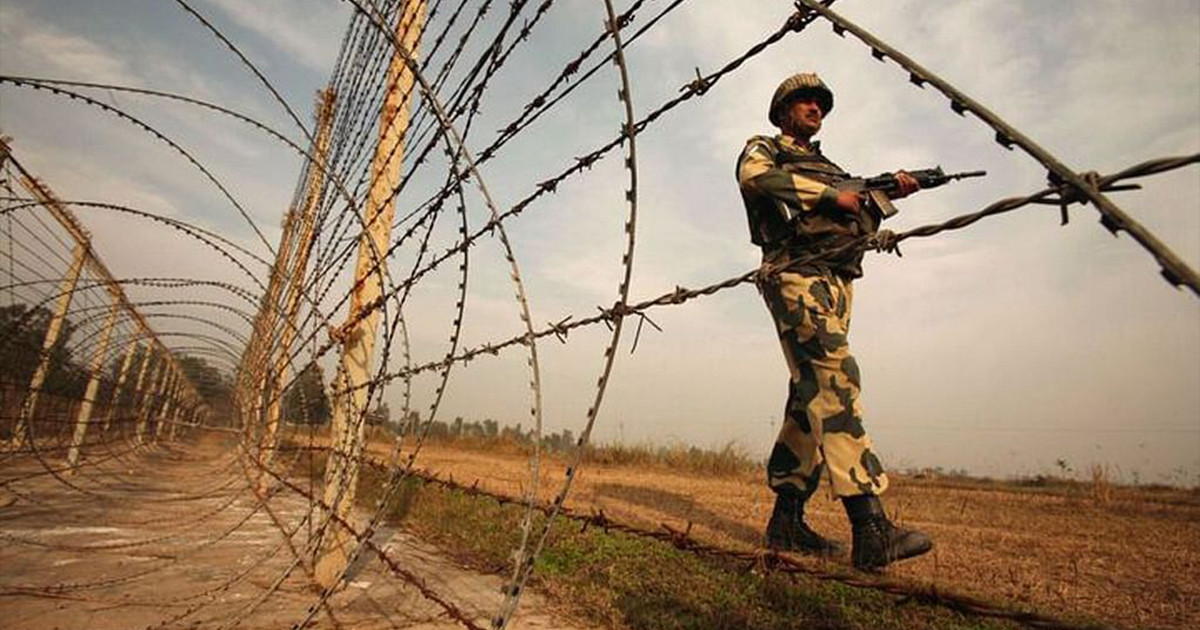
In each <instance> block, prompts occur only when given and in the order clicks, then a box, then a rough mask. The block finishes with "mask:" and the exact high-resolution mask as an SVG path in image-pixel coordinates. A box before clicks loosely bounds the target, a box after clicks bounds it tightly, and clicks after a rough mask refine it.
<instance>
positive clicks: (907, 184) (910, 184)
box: [888, 171, 921, 199]
mask: <svg viewBox="0 0 1200 630" xmlns="http://www.w3.org/2000/svg"><path fill="white" fill-rule="evenodd" d="M894 176H895V178H896V183H897V184H899V185H900V188H899V189H898V190H896V192H893V193H892V194H890V195H888V197H889V198H891V199H903V198H905V197H907V196H909V195H911V194H913V193H915V192H917V189H919V188H920V187H921V183H920V182H918V181H917V178H915V177H913V176H912V175H909V174H908V172H907V171H896V172H895V174H894Z"/></svg>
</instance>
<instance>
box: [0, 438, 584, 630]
mask: <svg viewBox="0 0 1200 630" xmlns="http://www.w3.org/2000/svg"><path fill="white" fill-rule="evenodd" d="M42 470H43V467H42V466H41V465H40V464H38V462H36V461H35V460H32V459H28V458H27V459H22V460H14V459H11V458H10V459H6V460H4V462H3V466H2V467H0V479H2V480H12V479H14V478H17V477H20V476H24V475H25V474H29V473H37V472H40V471H42ZM68 481H69V482H70V483H71V484H73V485H75V486H76V487H75V488H71V487H68V486H66V485H64V484H62V483H59V482H58V481H56V480H55V479H54V478H53V477H51V476H48V475H41V476H37V477H33V478H30V479H25V480H22V481H17V482H11V483H8V484H5V485H0V567H3V570H0V611H2V612H0V628H5V629H7V628H13V629H17V628H20V629H28V630H42V629H45V630H51V629H58V628H61V629H67V628H89V629H93V630H108V629H116V628H146V629H149V628H160V627H162V628H169V627H177V628H233V627H238V628H246V629H257V628H262V629H267V628H271V629H277V628H288V627H291V626H292V625H293V624H294V623H296V622H298V621H300V620H301V619H303V618H304V615H305V611H306V609H307V608H308V606H309V605H310V604H312V602H314V601H316V599H317V597H316V595H315V591H314V588H313V586H312V583H311V582H310V581H309V580H308V579H307V577H306V574H305V572H304V571H303V570H302V569H299V568H296V569H293V570H291V571H290V572H289V568H291V567H292V565H293V558H294V556H293V555H292V552H291V551H290V550H289V546H288V543H290V544H291V545H292V546H293V547H295V548H297V549H303V548H304V545H305V542H306V540H307V536H308V534H309V532H308V526H307V515H308V504H307V502H306V501H305V500H303V499H302V498H300V497H298V496H297V495H295V494H294V493H291V492H279V493H277V494H275V495H274V496H273V497H272V498H271V499H270V501H269V502H268V505H269V507H270V513H271V514H268V513H267V510H265V509H264V508H263V507H262V504H260V503H259V502H258V501H257V500H256V499H255V497H254V495H253V494H252V493H251V492H249V491H247V487H248V484H247V480H246V478H245V476H244V475H243V473H242V470H241V468H240V466H239V465H238V464H237V462H236V460H235V459H234V458H233V457H232V453H230V452H229V451H228V447H222V446H220V445H219V444H218V443H217V442H215V441H210V442H206V443H204V444H203V445H202V446H192V447H184V446H177V447H173V448H171V449H163V448H159V449H154V450H151V451H149V452H147V453H145V454H142V455H138V456H136V457H135V458H133V459H121V460H111V461H109V462H107V463H106V464H105V465H101V466H98V467H93V468H92V469H90V470H89V471H88V472H86V473H83V474H80V475H79V476H76V477H71V478H69V479H68ZM272 515H273V516H274V518H275V519H278V523H279V524H280V525H282V526H283V527H284V528H285V530H287V531H289V532H292V531H293V530H294V534H293V535H291V536H290V537H288V538H285V536H284V535H282V534H281V531H280V528H279V525H277V524H276V522H275V521H274V520H273V519H272ZM375 541H376V542H377V543H378V544H379V545H380V546H381V547H382V548H383V549H385V550H386V552H387V553H388V555H389V556H390V557H391V558H393V560H394V561H395V562H396V563H397V564H398V565H400V566H402V567H404V568H405V569H406V570H408V571H411V572H412V573H414V574H416V575H418V576H420V578H421V580H423V582H424V584H425V585H426V586H427V587H428V588H430V589H432V590H433V591H435V592H436V593H438V594H440V595H442V596H444V597H446V598H447V599H448V600H449V601H450V602H452V603H453V604H454V605H455V606H456V607H457V608H459V609H460V610H461V611H462V612H463V613H464V614H465V615H466V616H467V617H468V618H470V619H472V620H473V621H475V622H476V623H477V624H479V625H480V626H482V627H487V623H488V619H490V617H491V616H492V615H493V614H494V613H495V611H496V610H497V608H498V606H499V601H500V595H499V592H500V588H501V586H502V580H501V579H500V578H498V577H495V576H490V575H481V574H478V573H475V572H472V571H468V570H464V569H463V568H461V567H459V566H456V565H455V564H454V563H452V562H451V561H449V560H447V559H445V558H444V557H443V556H442V555H441V554H439V553H438V551H437V550H436V549H434V548H432V547H430V546H429V545H426V544H424V543H422V542H421V541H419V540H416V539H414V538H413V537H412V536H410V535H408V534H406V533H404V532H399V531H392V530H389V531H382V532H379V533H378V534H377V535H376V537H375ZM310 627H318V628H335V627H342V628H353V629H354V630H372V629H384V628H388V629H395V628H410V629H421V630H433V629H438V630H441V629H443V628H462V627H463V626H462V625H461V624H460V623H457V622H455V621H453V620H452V619H449V618H448V617H447V615H446V614H445V611H444V610H443V609H442V608H441V607H439V606H437V605H435V604H433V603H432V602H430V601H429V600H428V599H426V598H425V597H422V596H421V594H420V593H419V592H417V590H416V589H414V588H413V587H412V586H411V585H410V584H408V583H407V582H405V581H404V580H402V579H399V578H398V577H397V576H395V575H393V574H392V573H391V571H390V570H389V569H388V568H387V567H386V566H384V564H383V563H382V562H380V561H378V559H377V558H376V557H374V556H371V557H369V558H367V559H366V560H365V561H363V562H361V563H359V565H358V566H356V567H355V569H354V572H353V574H352V578H351V580H350V584H349V586H348V587H347V588H345V589H343V590H341V591H340V592H338V593H337V594H335V595H334V596H333V597H332V598H331V599H330V601H329V611H326V612H321V613H319V614H318V615H317V617H316V623H315V624H314V625H313V626H310ZM513 627H515V628H529V629H537V628H541V629H550V628H554V629H564V630H565V629H574V628H582V626H578V625H573V624H572V623H570V622H568V621H567V620H565V619H563V618H561V617H560V616H557V615H555V614H553V612H552V611H550V610H549V609H548V608H547V607H546V605H545V602H544V601H543V600H542V598H541V597H539V596H538V594H537V593H532V592H531V593H527V594H526V595H525V597H524V599H523V602H522V608H521V609H520V611H519V614H518V617H517V619H516V622H515V623H514V625H513Z"/></svg>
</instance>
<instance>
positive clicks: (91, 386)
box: [67, 297, 120, 473]
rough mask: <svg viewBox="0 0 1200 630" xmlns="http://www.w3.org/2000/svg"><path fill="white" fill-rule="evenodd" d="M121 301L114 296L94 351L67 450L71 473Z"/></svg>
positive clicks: (85, 430)
mask: <svg viewBox="0 0 1200 630" xmlns="http://www.w3.org/2000/svg"><path fill="white" fill-rule="evenodd" d="M119 310H120V303H119V302H118V301H117V299H116V298H115V297H114V298H113V303H112V306H110V307H109V309H108V317H106V318H105V320H104V332H102V333H100V343H99V344H98V345H97V346H96V350H95V352H93V353H92V375H91V377H90V378H89V379H88V384H87V390H85V391H84V394H83V404H81V405H79V412H78V413H77V414H76V416H75V435H74V437H73V438H72V440H71V448H70V450H68V451H67V465H68V466H70V467H71V473H75V472H76V468H77V467H78V466H79V452H80V450H81V449H82V448H83V440H84V438H86V437H87V430H88V423H89V422H91V420H92V406H93V405H95V402H96V395H97V393H99V391H100V376H101V374H103V373H104V358H105V357H107V356H108V342H109V340H110V339H112V331H113V327H114V326H115V325H116V323H117V312H118V311H119Z"/></svg>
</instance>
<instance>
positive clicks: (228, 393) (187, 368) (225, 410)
mask: <svg viewBox="0 0 1200 630" xmlns="http://www.w3.org/2000/svg"><path fill="white" fill-rule="evenodd" d="M143 356H144V353H143ZM138 363H139V366H140V361H139V362H138ZM130 367H131V368H132V366H130ZM179 367H180V368H182V369H183V373H184V375H185V376H187V379H188V381H189V382H190V383H191V384H192V385H193V386H195V388H196V393H197V394H200V397H201V398H203V399H204V402H206V403H208V406H209V408H210V409H212V410H213V413H214V414H215V415H216V416H217V417H218V418H230V419H232V418H233V381H232V379H230V378H228V377H226V376H225V375H224V374H223V373H222V372H221V371H220V370H218V369H217V368H215V367H213V366H211V365H209V364H208V361H205V360H204V359H201V358H200V357H194V356H191V355H186V354H185V355H182V356H180V357H179ZM131 371H132V369H131ZM134 374H136V372H134Z"/></svg>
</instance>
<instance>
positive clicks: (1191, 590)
mask: <svg viewBox="0 0 1200 630" xmlns="http://www.w3.org/2000/svg"><path fill="white" fill-rule="evenodd" d="M377 448H380V449H382V448H383V447H381V446H377ZM418 462H419V464H420V465H421V466H423V467H426V468H428V469H429V470H430V471H431V472H433V473H435V474H438V475H439V476H443V477H445V476H452V477H453V478H454V479H455V480H457V481H459V482H462V483H467V484H470V483H474V482H476V481H478V483H479V485H480V487H482V488H484V489H487V490H491V491H494V492H500V493H505V494H509V495H512V496H520V494H521V492H522V491H523V489H524V488H525V487H527V486H528V484H529V483H530V478H529V463H528V459H527V457H526V456H524V455H522V454H520V453H517V452H510V453H505V452H502V451H499V452H498V451H497V450H496V449H492V450H489V451H487V452H483V451H479V450H472V451H470V452H464V451H462V450H458V449H455V448H453V447H449V446H445V445H427V446H425V447H424V449H423V450H422V452H421V454H420V457H419V458H418ZM543 470H544V471H547V472H546V476H545V477H544V479H546V481H544V482H543V485H542V490H541V493H540V494H541V496H542V497H543V498H551V497H552V493H553V492H556V491H557V490H558V487H559V485H560V482H561V479H562V475H563V471H564V465H563V463H562V462H561V461H557V460H551V461H549V462H547V461H545V460H544V461H543ZM1097 490H1101V491H1102V492H1092V489H1091V488H1089V487H1087V486H1078V485H1076V486H1065V487H1056V488H1036V487H1034V488H1024V487H1020V486H1018V485H1014V484H1007V485H1005V484H999V483H985V482H971V481H959V480H940V479H914V478H903V477H900V478H896V479H894V483H893V489H892V490H890V491H889V492H888V494H887V496H886V497H885V505H886V506H887V508H888V510H889V512H890V513H891V514H892V515H893V516H894V518H895V519H896V520H897V521H898V522H900V523H902V524H905V525H907V526H911V527H916V528H919V529H921V530H923V531H925V532H927V533H929V534H930V535H931V536H932V537H933V539H934V541H935V547H934V550H933V551H932V552H931V553H929V554H928V555H926V556H924V557H921V558H918V559H914V560H911V561H907V562H904V563H899V564H897V565H893V566H892V567H889V568H888V569H887V574H888V575H889V576H893V577H896V578H900V579H905V580H914V581H917V582H918V583H925V584H932V585H935V586H936V587H937V588H938V589H940V590H943V591H953V592H958V593H963V594H969V595H973V596H977V597H983V598H986V599H989V600H991V601H995V602H997V603H1001V604H1009V605H1012V606H1016V607H1020V608H1023V609H1030V608H1032V609H1034V610H1037V611H1038V612H1041V613H1044V614H1050V615H1056V616H1064V617H1073V618H1078V617H1080V616H1082V617H1085V618H1091V619H1096V620H1101V621H1103V622H1105V623H1109V624H1113V625H1116V626H1119V627H1128V628H1146V627H1154V628H1200V496H1198V494H1197V493H1196V492H1195V491H1184V490H1170V489H1157V490H1156V489H1137V488H1132V489H1131V488H1115V489H1107V488H1098V489H1097ZM1106 494H1107V496H1105V495H1106ZM773 500H774V499H773V495H772V494H771V493H770V491H769V490H768V489H767V488H766V487H765V485H764V482H763V480H762V479H760V478H758V477H757V476H750V475H742V476H734V477H720V476H713V475H701V474H696V473H689V472H682V471H671V470H664V469H661V468H640V469H633V468H628V467H619V466H598V465H588V466H584V467H583V468H582V469H581V473H580V476H579V477H578V478H577V480H576V482H575V485H574V488H573V490H572V494H571V496H570V498H569V500H568V502H567V505H568V506H570V507H572V508H574V509H578V510H583V511H585V512H586V511H589V510H603V511H604V513H605V514H606V515H607V516H608V517H610V518H612V519H615V520H619V521H623V522H627V523H632V524H637V525H640V526H644V527H649V528H657V527H659V526H660V525H661V524H663V523H665V524H668V525H671V526H672V527H675V528H677V529H683V528H684V527H686V526H687V524H688V523H691V524H692V530H691V531H692V534H693V535H694V536H696V537H698V538H702V539H705V540H708V541H711V542H716V543H719V544H722V545H725V546H729V547H734V548H746V547H750V546H757V545H759V544H760V541H761V536H762V530H763V527H764V525H765V523H766V520H767V517H768V515H769V514H770V511H771V506H772V503H773ZM808 511H809V514H810V518H809V520H810V522H811V524H812V525H813V526H814V527H815V528H817V529H818V530H819V531H822V532H823V533H826V534H827V535H831V536H833V537H835V538H838V539H841V540H843V541H846V542H849V537H850V534H849V526H848V523H847V521H846V518H845V515H844V512H843V510H842V508H841V505H840V503H838V502H835V501H834V500H832V499H831V498H830V497H829V496H828V495H826V494H824V493H823V492H822V493H821V494H820V495H819V496H818V497H814V500H813V501H812V503H811V504H810V506H809V510H808ZM808 561H810V562H812V563H814V564H815V565H819V564H820V563H822V562H829V561H828V560H826V561H822V560H817V559H809V560H808ZM833 561H834V562H839V561H840V562H842V563H845V562H846V559H840V560H833Z"/></svg>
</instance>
